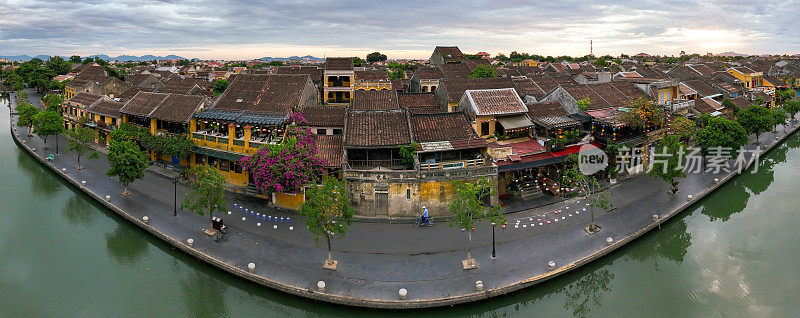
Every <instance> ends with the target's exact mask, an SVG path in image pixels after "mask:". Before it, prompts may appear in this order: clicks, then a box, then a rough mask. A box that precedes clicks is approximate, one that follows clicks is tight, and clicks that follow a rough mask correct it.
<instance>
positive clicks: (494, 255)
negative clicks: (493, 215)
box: [492, 222, 497, 259]
mask: <svg viewBox="0 0 800 318" xmlns="http://www.w3.org/2000/svg"><path fill="white" fill-rule="evenodd" d="M495 225H497V223H495V222H492V259H495V258H496V257H497V253H496V252H495V248H494V227H495Z"/></svg>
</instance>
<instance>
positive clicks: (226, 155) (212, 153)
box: [194, 147, 243, 161]
mask: <svg viewBox="0 0 800 318" xmlns="http://www.w3.org/2000/svg"><path fill="white" fill-rule="evenodd" d="M194 152H195V153H196V154H201V155H205V156H209V157H215V158H220V159H225V160H230V161H239V159H242V157H243V156H242V155H240V154H237V153H233V152H228V151H220V150H215V149H210V148H206V147H195V148H194Z"/></svg>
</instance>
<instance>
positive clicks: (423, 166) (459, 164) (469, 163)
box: [419, 158, 486, 171]
mask: <svg viewBox="0 0 800 318" xmlns="http://www.w3.org/2000/svg"><path fill="white" fill-rule="evenodd" d="M485 164H486V159H484V158H480V159H469V160H454V161H441V162H430V163H420V165H419V169H420V170H426V171H431V170H444V169H460V168H467V167H478V166H483V165H485Z"/></svg>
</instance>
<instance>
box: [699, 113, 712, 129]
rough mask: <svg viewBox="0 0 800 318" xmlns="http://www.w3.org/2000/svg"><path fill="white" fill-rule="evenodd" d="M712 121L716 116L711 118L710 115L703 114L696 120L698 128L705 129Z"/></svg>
mask: <svg viewBox="0 0 800 318" xmlns="http://www.w3.org/2000/svg"><path fill="white" fill-rule="evenodd" d="M712 119H714V116H711V115H710V114H702V115H700V116H698V117H697V120H695V122H696V123H697V126H698V127H700V128H705V127H706V126H708V123H710V122H711V120H712Z"/></svg>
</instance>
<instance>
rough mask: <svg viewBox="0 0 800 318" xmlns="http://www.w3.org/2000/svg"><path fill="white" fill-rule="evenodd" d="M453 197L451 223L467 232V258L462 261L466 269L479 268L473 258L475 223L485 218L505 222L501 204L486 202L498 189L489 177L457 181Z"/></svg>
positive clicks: (495, 221) (454, 185) (454, 184)
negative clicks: (470, 180) (471, 180)
mask: <svg viewBox="0 0 800 318" xmlns="http://www.w3.org/2000/svg"><path fill="white" fill-rule="evenodd" d="M453 192H454V193H453V199H452V201H450V206H449V207H450V213H452V214H453V218H451V219H450V220H449V221H448V222H449V225H450V226H451V227H452V226H454V225H455V226H458V227H459V228H461V229H463V230H464V231H465V232H467V259H466V260H462V261H461V263H462V265H463V267H464V269H472V268H477V267H478V264H477V263H476V262H475V259H473V258H472V232H473V231H474V230H475V225H476V224H477V223H479V222H481V221H483V220H489V221H491V222H494V223H498V224H499V223H504V222H505V218H504V217H503V215H502V214H500V213H499V212H500V207H499V206H487V205H488V204H486V202H487V201H488V200H491V198H493V197H494V196H496V195H497V190H496V189H495V188H493V187H492V184H491V183H490V182H489V180H487V179H483V178H479V179H477V180H476V181H475V182H462V181H455V182H454V183H453Z"/></svg>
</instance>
